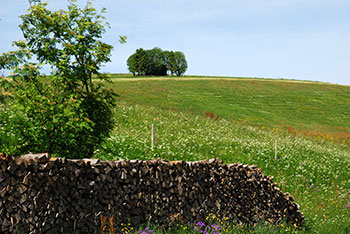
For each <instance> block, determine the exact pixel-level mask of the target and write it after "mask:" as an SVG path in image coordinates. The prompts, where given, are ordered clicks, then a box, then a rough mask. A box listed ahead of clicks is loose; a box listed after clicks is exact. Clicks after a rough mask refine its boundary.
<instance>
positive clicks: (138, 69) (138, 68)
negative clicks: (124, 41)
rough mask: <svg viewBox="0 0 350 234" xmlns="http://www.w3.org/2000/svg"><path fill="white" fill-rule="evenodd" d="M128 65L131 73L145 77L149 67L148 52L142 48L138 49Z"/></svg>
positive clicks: (128, 61)
mask: <svg viewBox="0 0 350 234" xmlns="http://www.w3.org/2000/svg"><path fill="white" fill-rule="evenodd" d="M127 65H128V69H129V71H130V72H131V73H132V74H133V75H134V76H135V75H136V73H137V75H139V76H142V75H145V73H146V66H147V57H146V51H145V50H144V49H142V48H140V49H137V50H136V53H134V54H132V55H131V56H130V57H129V58H128V60H127Z"/></svg>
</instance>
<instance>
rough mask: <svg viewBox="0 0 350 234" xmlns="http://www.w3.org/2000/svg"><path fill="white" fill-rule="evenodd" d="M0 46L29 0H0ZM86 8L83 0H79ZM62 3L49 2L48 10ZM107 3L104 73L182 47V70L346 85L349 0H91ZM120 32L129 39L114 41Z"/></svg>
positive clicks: (349, 79) (6, 46)
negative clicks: (156, 50)
mask: <svg viewBox="0 0 350 234" xmlns="http://www.w3.org/2000/svg"><path fill="white" fill-rule="evenodd" d="M0 1H1V2H2V3H1V4H0V18H1V21H0V35H1V37H0V52H6V51H9V50H11V43H12V41H14V40H19V39H21V38H22V34H21V31H20V30H19V28H18V24H20V19H19V18H18V16H19V15H21V14H24V13H25V12H26V9H27V8H28V6H29V4H28V1H27V0H10V1H7V0H0ZM78 3H79V5H81V6H84V5H85V3H86V0H79V1H78ZM66 5H67V1H64V0H49V6H50V8H52V9H61V8H65V7H66ZM93 5H94V6H95V7H96V8H97V9H101V8H102V7H106V8H107V11H108V13H107V14H106V17H107V21H108V22H109V23H110V25H111V28H110V29H108V31H107V33H106V34H105V36H104V38H103V40H104V41H106V42H108V43H110V44H113V45H115V49H114V51H113V57H112V62H111V63H108V64H106V66H105V67H104V68H103V70H104V71H106V72H111V73H125V72H127V66H126V60H127V58H128V57H129V56H130V55H131V54H132V53H134V52H135V50H136V49H137V48H140V47H142V48H145V49H151V48H153V47H160V48H162V49H164V50H178V51H182V52H184V53H185V55H186V58H187V61H188V65H189V68H188V70H187V72H186V74H188V75H209V76H246V77H269V78H288V79H300V80H314V81H323V82H330V83H338V84H347V85H350V14H349V12H350V1H349V0H215V1H214V0H166V1H164V0H147V1H145V0H123V1H118V0H95V1H94V2H93ZM119 35H126V36H127V37H128V43H127V44H124V45H120V44H118V43H117V41H118V36H119Z"/></svg>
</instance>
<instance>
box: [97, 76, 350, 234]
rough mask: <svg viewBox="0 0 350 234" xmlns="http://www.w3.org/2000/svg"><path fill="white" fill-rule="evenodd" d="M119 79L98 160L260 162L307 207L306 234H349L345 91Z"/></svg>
mask: <svg viewBox="0 0 350 234" xmlns="http://www.w3.org/2000/svg"><path fill="white" fill-rule="evenodd" d="M114 80H115V81H116V82H114V83H112V84H108V85H109V86H110V87H111V88H113V89H115V90H116V92H117V93H119V95H120V97H119V105H118V107H117V108H116V112H115V113H116V119H117V126H116V128H115V131H114V133H113V135H112V136H111V137H110V138H109V139H108V140H107V141H106V142H105V143H104V145H103V146H102V147H101V148H100V149H99V151H98V152H97V154H96V157H98V158H102V159H118V158H128V159H153V158H158V157H160V158H164V159H169V160H187V161H192V160H199V159H208V158H213V157H218V158H220V159H222V160H224V162H227V163H230V162H242V163H245V164H257V165H258V167H262V168H263V171H264V173H265V174H267V175H272V176H274V177H275V181H276V182H277V183H278V184H279V185H280V187H281V189H282V191H284V192H290V193H291V194H292V195H293V196H294V197H295V199H296V202H297V203H299V204H300V205H301V209H302V211H303V212H304V214H305V216H306V220H307V228H306V229H305V230H300V232H306V233H347V232H349V231H350V214H349V209H350V171H349V170H348V166H349V164H350V152H349V149H350V148H349V145H350V144H349V138H348V137H349V132H350V131H349V128H348V126H350V110H349V107H350V92H349V91H350V87H349V86H339V85H331V84H324V83H312V82H311V83H310V82H297V81H293V82H289V81H276V80H259V79H235V78H233V79H230V78H219V79H215V78H214V79H207V78H205V79H199V78H194V79H188V78H181V79H169V78H166V77H164V78H156V79H155V78H151V79H150V78H146V79H139V80H133V79H132V78H128V79H122V80H120V77H118V78H116V79H114ZM118 80H119V81H120V82H117V81H118ZM152 123H154V124H155V145H154V149H153V150H152V149H151V136H150V134H151V125H152ZM310 136H311V137H310ZM276 140H277V143H278V144H277V145H278V147H277V148H278V154H277V158H278V160H275V159H274V156H275V142H276ZM277 232H279V231H276V233H277ZM272 233H275V232H272Z"/></svg>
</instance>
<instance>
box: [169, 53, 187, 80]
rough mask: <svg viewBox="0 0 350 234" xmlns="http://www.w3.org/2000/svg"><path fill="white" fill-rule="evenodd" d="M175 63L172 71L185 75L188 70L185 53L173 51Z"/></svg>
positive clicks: (178, 74)
mask: <svg viewBox="0 0 350 234" xmlns="http://www.w3.org/2000/svg"><path fill="white" fill-rule="evenodd" d="M173 56H174V58H173V59H174V60H175V62H174V65H173V67H172V70H171V71H172V73H173V72H174V73H175V74H176V75H177V76H181V75H183V74H184V73H185V72H186V70H187V61H186V57H185V55H184V53H182V52H180V51H176V52H174V53H173Z"/></svg>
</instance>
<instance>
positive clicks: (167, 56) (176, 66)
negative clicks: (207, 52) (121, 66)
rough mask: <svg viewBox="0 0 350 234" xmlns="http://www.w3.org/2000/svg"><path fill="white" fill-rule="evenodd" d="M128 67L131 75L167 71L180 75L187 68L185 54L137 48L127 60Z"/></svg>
mask: <svg viewBox="0 0 350 234" xmlns="http://www.w3.org/2000/svg"><path fill="white" fill-rule="evenodd" d="M127 65H128V69H129V71H130V72H131V73H133V75H136V74H137V75H139V76H141V75H150V76H152V75H153V76H165V75H166V74H167V71H170V72H171V74H172V75H174V74H175V75H177V76H181V75H182V74H184V73H185V71H186V70H187V61H186V58H185V55H184V54H183V53H182V52H179V51H176V52H174V51H163V50H161V49H160V48H153V49H152V50H143V49H142V48H140V49H137V50H136V53H134V54H132V55H131V56H130V57H129V58H128V60H127Z"/></svg>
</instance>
